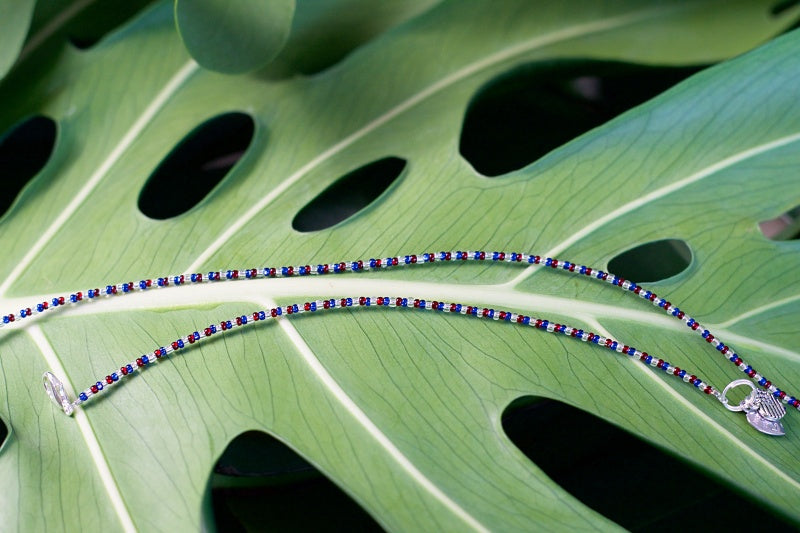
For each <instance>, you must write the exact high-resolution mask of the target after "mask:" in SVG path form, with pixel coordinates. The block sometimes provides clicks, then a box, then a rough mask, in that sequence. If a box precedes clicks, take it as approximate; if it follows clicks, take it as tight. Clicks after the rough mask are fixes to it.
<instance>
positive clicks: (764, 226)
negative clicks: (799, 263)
mask: <svg viewBox="0 0 800 533" xmlns="http://www.w3.org/2000/svg"><path fill="white" fill-rule="evenodd" d="M758 229H759V230H761V233H762V234H763V235H764V237H766V238H768V239H770V240H772V241H794V240H798V239H800V205H798V206H796V207H793V208H792V209H789V210H788V211H786V212H785V213H783V214H781V215H778V216H777V217H775V218H773V219H770V220H764V221H762V222H759V223H758Z"/></svg>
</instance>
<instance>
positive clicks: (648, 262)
mask: <svg viewBox="0 0 800 533" xmlns="http://www.w3.org/2000/svg"><path fill="white" fill-rule="evenodd" d="M691 262H692V250H691V249H690V248H689V246H688V245H687V244H686V243H685V242H684V241H682V240H679V239H663V240H659V241H652V242H647V243H644V244H640V245H638V246H636V247H634V248H631V249H630V250H626V251H624V252H622V253H621V254H618V255H616V256H615V257H614V258H613V259H611V260H610V261H609V262H608V270H609V272H613V273H614V274H616V275H617V276H620V277H623V278H625V279H629V280H633V281H635V282H637V283H652V282H655V281H661V280H664V279H667V278H670V277H672V276H676V275H678V274H680V273H681V272H683V271H684V270H686V268H687V267H688V266H689V264H690V263H691Z"/></svg>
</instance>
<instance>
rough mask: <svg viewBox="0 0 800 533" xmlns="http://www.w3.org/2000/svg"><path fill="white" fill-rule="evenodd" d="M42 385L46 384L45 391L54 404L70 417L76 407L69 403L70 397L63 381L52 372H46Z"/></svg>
mask: <svg viewBox="0 0 800 533" xmlns="http://www.w3.org/2000/svg"><path fill="white" fill-rule="evenodd" d="M42 383H43V384H44V390H45V391H47V395H48V396H50V399H51V400H53V403H55V404H56V405H57V406H59V407H60V408H61V409H62V410H63V411H64V414H66V415H67V416H70V415H71V414H72V413H73V412H74V411H75V406H73V405H72V402H70V401H69V395H67V391H66V390H65V389H64V384H63V383H61V380H60V379H58V378H57V377H56V376H55V375H54V374H53V373H52V372H45V373H44V374H43V375H42Z"/></svg>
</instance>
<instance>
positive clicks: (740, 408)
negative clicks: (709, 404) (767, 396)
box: [719, 379, 756, 412]
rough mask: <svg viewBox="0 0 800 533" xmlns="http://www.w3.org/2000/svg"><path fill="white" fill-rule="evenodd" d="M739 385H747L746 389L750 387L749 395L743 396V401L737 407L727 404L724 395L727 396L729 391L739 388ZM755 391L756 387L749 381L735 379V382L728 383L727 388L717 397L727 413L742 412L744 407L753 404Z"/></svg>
mask: <svg viewBox="0 0 800 533" xmlns="http://www.w3.org/2000/svg"><path fill="white" fill-rule="evenodd" d="M741 385H747V386H748V387H750V389H751V392H750V394H748V395H747V396H745V398H744V400H742V401H741V402H739V403H738V404H737V405H731V404H729V403H728V398H726V396H725V395H726V394H728V391H729V390H731V389H734V388H736V387H739V386H741ZM755 390H756V386H755V385H753V382H752V381H750V380H749V379H737V380H736V381H731V382H730V383H728V386H727V387H725V388H724V389H723V391H722V395H720V397H719V401H720V402H722V405H724V406H725V408H726V409H727V410H728V411H736V412H739V411H744V410H745V407H746V406H749V405H750V404H752V403H753V399H754V398H755Z"/></svg>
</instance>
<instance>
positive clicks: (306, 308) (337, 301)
mask: <svg viewBox="0 0 800 533" xmlns="http://www.w3.org/2000/svg"><path fill="white" fill-rule="evenodd" d="M348 307H394V308H399V309H417V310H419V311H439V312H445V313H455V314H461V315H466V316H471V317H477V318H484V319H488V320H496V321H504V322H510V323H513V324H517V325H520V326H529V327H534V328H536V329H540V330H543V331H547V332H548V333H556V334H558V333H560V334H562V335H565V336H567V337H574V338H575V339H578V340H582V341H584V342H591V343H593V344H597V345H598V346H601V347H604V348H607V349H608V350H611V351H614V352H618V353H621V354H625V355H628V356H629V357H631V358H633V359H637V360H639V361H641V362H642V363H644V364H646V365H649V366H652V367H654V368H657V369H659V370H662V371H663V372H665V373H667V374H669V375H672V376H675V377H677V378H680V379H682V380H683V381H684V382H685V383H687V384H689V385H692V386H694V387H695V388H696V389H698V390H700V391H702V392H704V393H706V394H710V395H713V396H715V397H717V398H719V396H720V393H719V391H718V390H717V389H716V388H714V387H713V386H711V385H710V384H708V383H706V382H705V381H703V380H702V379H700V378H699V377H697V376H695V375H694V374H691V373H690V372H688V371H686V370H683V369H681V368H678V367H676V366H673V365H671V364H670V363H668V362H666V361H664V360H663V359H660V358H658V357H657V356H653V355H649V354H648V353H647V352H642V351H640V350H637V349H636V348H634V347H632V346H628V345H627V344H623V343H621V342H618V341H616V340H614V339H611V338H607V337H603V336H601V335H597V334H596V333H592V332H587V331H584V330H582V329H578V328H574V327H571V326H568V325H566V324H557V323H553V322H550V321H548V320H544V319H540V318H534V317H530V316H528V315H523V314H518V313H513V312H509V311H503V310H495V309H490V308H486V307H483V308H482V307H479V306H473V305H464V304H460V303H448V302H439V301H436V300H423V299H418V298H404V297H393V296H360V297H357V298H331V299H327V300H316V301H313V302H305V303H303V304H290V305H285V306H279V307H274V308H271V309H268V310H266V309H265V310H261V311H256V312H254V313H252V314H250V315H240V316H237V317H235V318H232V319H231V320H224V321H222V322H220V323H219V325H216V324H211V325H210V326H208V327H207V328H205V329H204V330H202V331H194V332H192V333H189V334H188V335H186V336H183V337H181V338H179V339H177V340H175V341H173V342H172V343H171V344H169V345H167V346H160V347H158V348H156V349H155V350H153V352H152V353H151V354H145V355H142V356H141V357H138V358H137V359H136V360H135V361H131V362H130V363H126V364H123V365H121V366H120V367H119V370H116V369H115V370H114V371H113V372H110V373H109V374H108V375H107V376H105V377H104V378H102V379H100V380H98V381H97V382H96V383H95V384H94V385H91V386H90V387H88V388H86V389H84V390H83V391H81V392H80V394H79V395H78V398H77V399H76V400H74V401H73V402H72V406H73V407H76V406H78V405H80V404H82V403H85V402H87V401H89V400H91V399H92V398H94V397H95V396H96V395H98V394H100V393H101V392H103V391H105V390H108V389H109V388H111V387H112V386H113V385H116V384H117V383H120V382H121V381H122V380H123V379H124V378H126V377H130V376H131V375H133V374H134V373H136V372H137V371H139V370H143V369H145V368H146V367H148V366H150V365H152V364H153V363H155V362H157V361H160V360H162V359H163V358H165V357H166V356H168V355H169V354H171V353H174V352H179V351H181V350H183V349H184V348H188V347H189V346H192V345H194V344H197V343H199V342H200V341H202V340H204V339H207V338H209V337H212V336H214V335H216V334H218V333H222V332H226V331H230V330H232V329H235V328H241V327H244V326H247V325H250V324H255V323H256V322H260V321H264V320H270V319H277V318H280V317H284V316H291V315H296V314H301V313H316V312H319V311H332V310H335V309H344V308H348Z"/></svg>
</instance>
